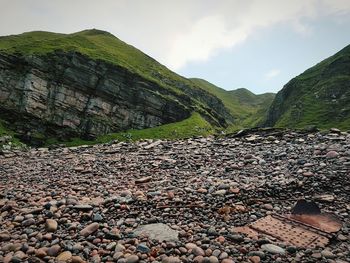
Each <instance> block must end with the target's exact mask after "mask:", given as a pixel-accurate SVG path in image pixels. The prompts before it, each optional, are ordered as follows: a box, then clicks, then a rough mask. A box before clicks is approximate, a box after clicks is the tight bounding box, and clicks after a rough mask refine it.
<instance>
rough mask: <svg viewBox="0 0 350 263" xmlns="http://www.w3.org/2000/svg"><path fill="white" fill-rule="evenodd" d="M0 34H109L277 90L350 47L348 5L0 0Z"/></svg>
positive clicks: (191, 73) (226, 84)
mask: <svg viewBox="0 0 350 263" xmlns="http://www.w3.org/2000/svg"><path fill="white" fill-rule="evenodd" d="M0 4H1V5H0V7H1V8H0V35H9V34H18V33H22V32H27V31H33V30H46V31H54V32H61V33H72V32H77V31H80V30H83V29H87V28H98V29H102V30H106V31H109V32H111V33H112V34H114V35H115V36H117V37H118V38H120V39H122V40H123V41H125V42H127V43H129V44H131V45H133V46H135V47H137V48H139V49H141V50H142V51H143V52H145V53H147V54H148V55H150V56H152V57H154V58H155V59H157V60H158V61H159V62H161V63H162V64H164V65H166V66H167V67H169V68H170V69H172V70H174V71H175V72H177V73H179V74H181V75H184V76H186V77H200V78H204V79H206V80H208V81H210V82H212V83H214V84H216V85H218V86H220V87H222V88H224V89H227V90H231V89H236V88H239V87H245V88H248V89H249V90H251V91H253V92H255V93H263V92H268V91H272V92H276V91H278V90H280V89H281V88H282V87H283V85H284V84H286V83H287V82H288V80H290V79H291V78H292V77H294V76H296V75H298V74H300V73H302V72H303V71H304V70H306V69H307V68H309V67H310V66H313V65H314V64H316V63H317V62H319V61H321V60H322V59H324V58H326V57H328V56H330V55H332V54H334V53H335V52H337V51H339V50H340V49H342V48H343V47H345V46H346V45H348V44H350V0H176V1H174V0H99V1H95V0H91V1H89V0H57V1H50V0H0Z"/></svg>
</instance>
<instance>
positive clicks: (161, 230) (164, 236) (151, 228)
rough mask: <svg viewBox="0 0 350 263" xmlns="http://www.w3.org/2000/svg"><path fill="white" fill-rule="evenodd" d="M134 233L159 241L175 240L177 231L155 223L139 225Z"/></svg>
mask: <svg viewBox="0 0 350 263" xmlns="http://www.w3.org/2000/svg"><path fill="white" fill-rule="evenodd" d="M134 234H135V235H136V236H147V237H148V238H150V239H155V240H159V241H177V240H178V239H179V238H178V235H179V232H178V231H176V230H173V229H171V228H170V227H169V226H167V225H165V224H162V223H156V224H149V225H142V226H139V227H138V228H137V229H136V230H135V231H134Z"/></svg>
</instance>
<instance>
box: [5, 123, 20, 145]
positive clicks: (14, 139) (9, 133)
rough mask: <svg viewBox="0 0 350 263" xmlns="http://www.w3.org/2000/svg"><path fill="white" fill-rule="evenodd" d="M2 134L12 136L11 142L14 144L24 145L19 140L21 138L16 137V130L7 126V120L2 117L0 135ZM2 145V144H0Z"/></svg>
mask: <svg viewBox="0 0 350 263" xmlns="http://www.w3.org/2000/svg"><path fill="white" fill-rule="evenodd" d="M2 136H11V141H10V142H11V144H12V145H14V146H22V145H23V144H22V143H21V142H20V141H19V139H17V138H15V132H13V131H11V130H9V129H8V128H6V123H5V121H3V120H1V119H0V137H2ZM0 145H1V144H0Z"/></svg>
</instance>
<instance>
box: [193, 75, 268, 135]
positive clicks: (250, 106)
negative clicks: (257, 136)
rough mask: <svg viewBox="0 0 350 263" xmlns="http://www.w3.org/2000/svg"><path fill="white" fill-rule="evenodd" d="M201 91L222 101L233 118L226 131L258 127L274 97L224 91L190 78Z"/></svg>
mask: <svg viewBox="0 0 350 263" xmlns="http://www.w3.org/2000/svg"><path fill="white" fill-rule="evenodd" d="M191 81H193V82H194V83H196V84H197V85H198V86H199V87H201V88H202V89H204V90H206V91H208V92H210V93H211V94H213V95H215V96H217V97H218V98H219V99H221V100H222V102H223V103H224V105H225V106H226V108H228V109H229V110H230V112H231V114H232V115H233V116H234V118H235V121H234V123H233V124H232V125H231V126H230V127H229V128H228V131H232V130H236V129H240V128H249V127H254V126H259V125H260V124H261V123H263V121H264V117H265V115H266V112H267V110H268V108H269V106H270V104H271V102H272V100H273V98H274V96H275V94H273V93H265V94H261V95H256V94H254V93H252V92H250V91H249V90H247V89H243V88H241V89H237V90H231V91H226V90H224V89H222V88H219V87H217V86H215V85H213V84H211V83H210V82H208V81H206V80H203V79H198V78H192V79H191Z"/></svg>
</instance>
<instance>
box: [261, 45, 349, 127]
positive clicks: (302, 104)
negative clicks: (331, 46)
mask: <svg viewBox="0 0 350 263" xmlns="http://www.w3.org/2000/svg"><path fill="white" fill-rule="evenodd" d="M265 125H266V126H278V127H293V128H303V127H305V126H308V125H315V126H317V127H318V128H323V129H326V128H331V127H338V128H341V129H350V45H349V46H347V47H345V48H344V49H342V50H341V51H339V52H338V53H336V54H335V55H333V56H331V57H329V58H327V59H325V60H323V61H322V62H320V63H318V64H317V65H315V66H314V67H312V68H310V69H308V70H306V71H305V72H304V73H302V74H300V75H299V76H297V77H295V78H294V79H292V80H291V81H289V82H288V83H287V84H286V85H285V86H284V87H283V89H282V90H281V91H280V92H278V93H277V95H276V97H275V100H274V101H273V103H272V105H271V107H270V109H269V113H268V118H267V121H266V122H265Z"/></svg>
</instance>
